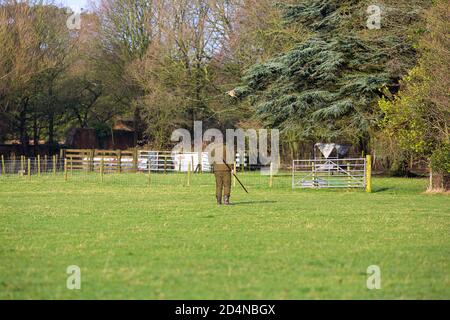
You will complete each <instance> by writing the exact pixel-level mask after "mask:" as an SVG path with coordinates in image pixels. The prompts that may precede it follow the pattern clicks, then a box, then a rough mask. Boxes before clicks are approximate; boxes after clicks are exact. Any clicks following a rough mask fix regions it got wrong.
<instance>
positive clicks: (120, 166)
mask: <svg viewBox="0 0 450 320" xmlns="http://www.w3.org/2000/svg"><path fill="white" fill-rule="evenodd" d="M117 166H118V169H119V173H122V150H118V151H117Z"/></svg>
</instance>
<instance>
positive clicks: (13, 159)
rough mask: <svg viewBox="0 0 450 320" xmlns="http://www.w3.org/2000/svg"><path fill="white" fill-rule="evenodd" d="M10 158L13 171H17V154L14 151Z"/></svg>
mask: <svg viewBox="0 0 450 320" xmlns="http://www.w3.org/2000/svg"><path fill="white" fill-rule="evenodd" d="M10 160H12V172H13V173H14V172H15V171H16V155H15V154H14V153H13V155H12V157H11V158H10Z"/></svg>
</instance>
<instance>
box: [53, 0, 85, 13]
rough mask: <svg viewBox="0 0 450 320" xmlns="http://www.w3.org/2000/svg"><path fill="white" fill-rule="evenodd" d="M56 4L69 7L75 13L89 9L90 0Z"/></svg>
mask: <svg viewBox="0 0 450 320" xmlns="http://www.w3.org/2000/svg"><path fill="white" fill-rule="evenodd" d="M56 2H57V3H58V2H59V3H61V4H63V5H66V6H69V7H71V8H72V10H74V11H80V10H81V8H84V9H87V3H88V0H56Z"/></svg>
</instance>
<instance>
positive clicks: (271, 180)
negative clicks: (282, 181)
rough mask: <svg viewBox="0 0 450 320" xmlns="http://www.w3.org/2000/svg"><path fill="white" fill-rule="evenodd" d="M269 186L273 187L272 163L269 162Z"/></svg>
mask: <svg viewBox="0 0 450 320" xmlns="http://www.w3.org/2000/svg"><path fill="white" fill-rule="evenodd" d="M269 175H270V177H269V187H270V188H272V187H273V163H272V162H271V163H270V168H269Z"/></svg>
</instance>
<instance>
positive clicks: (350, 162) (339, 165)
mask: <svg viewBox="0 0 450 320" xmlns="http://www.w3.org/2000/svg"><path fill="white" fill-rule="evenodd" d="M366 172H367V159H366V158H354V159H351V158H349V159H345V158H344V159H311V160H294V161H293V162H292V188H316V189H319V188H366V186H367V174H366ZM369 179H370V178H369Z"/></svg>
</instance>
